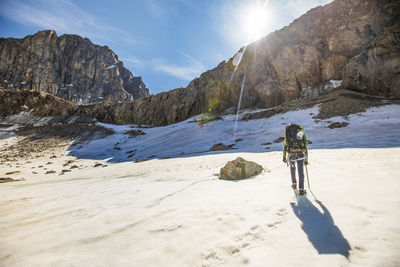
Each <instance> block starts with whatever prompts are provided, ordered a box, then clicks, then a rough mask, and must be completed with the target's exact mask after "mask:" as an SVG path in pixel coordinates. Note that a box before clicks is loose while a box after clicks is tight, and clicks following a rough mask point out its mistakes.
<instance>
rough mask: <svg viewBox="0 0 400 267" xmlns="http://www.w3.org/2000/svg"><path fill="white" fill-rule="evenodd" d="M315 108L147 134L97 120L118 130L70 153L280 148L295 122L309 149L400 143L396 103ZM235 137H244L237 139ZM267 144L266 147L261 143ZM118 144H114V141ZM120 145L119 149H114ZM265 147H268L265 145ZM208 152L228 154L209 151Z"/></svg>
mask: <svg viewBox="0 0 400 267" xmlns="http://www.w3.org/2000/svg"><path fill="white" fill-rule="evenodd" d="M316 114H318V107H314V108H310V109H305V110H298V111H291V112H287V113H285V114H278V115H275V116H272V117H270V118H267V119H258V120H249V121H240V120H239V121H238V122H237V127H236V132H235V131H234V129H235V120H236V115H229V116H225V117H224V119H223V120H219V121H213V122H210V123H208V124H206V125H204V126H203V127H201V126H199V124H198V123H196V122H194V120H195V119H196V118H197V117H194V118H190V119H188V120H186V121H184V122H180V123H177V124H173V125H169V126H165V127H155V128H146V129H140V130H141V131H143V132H145V133H146V134H145V135H140V136H138V137H136V138H129V135H126V134H124V133H125V132H126V131H128V130H132V129H137V128H134V127H133V126H127V125H123V126H118V125H107V124H101V125H103V126H105V127H109V128H112V129H113V130H114V131H116V134H114V135H111V136H109V137H108V138H105V139H100V140H96V141H93V142H91V143H89V144H87V145H85V146H83V147H82V148H81V149H79V146H77V147H75V146H74V147H71V148H70V150H71V152H72V153H73V154H74V155H76V156H77V157H79V158H88V159H107V160H108V161H111V162H122V161H127V160H128V161H132V158H128V156H129V154H130V153H128V154H126V153H125V152H128V151H132V150H134V151H136V152H135V156H134V157H133V158H138V159H143V160H145V159H148V158H149V157H151V156H153V155H154V156H156V158H163V157H182V156H194V155H199V154H204V152H205V151H208V150H209V149H210V148H211V146H212V145H214V144H216V143H224V144H225V145H230V144H235V146H234V147H233V148H235V149H234V150H231V151H228V153H238V152H256V153H265V152H269V151H281V150H282V147H283V146H282V142H280V143H274V140H276V139H277V138H279V137H282V136H283V130H284V128H285V126H286V125H287V124H289V123H291V122H295V123H298V124H301V125H303V126H304V128H305V130H306V136H307V138H308V139H309V140H311V141H312V144H310V149H322V148H326V149H337V148H361V147H365V148H382V147H398V146H400V138H399V137H400V106H399V105H388V106H383V107H377V108H371V109H369V110H368V111H367V112H364V113H360V114H353V115H350V116H348V118H346V119H344V118H342V117H336V118H330V119H327V120H321V121H319V120H315V119H313V118H312V117H314V116H315V115H316ZM336 121H338V122H342V121H346V122H348V123H349V125H348V126H347V127H344V128H338V129H329V128H327V126H328V125H329V124H330V123H331V122H336ZM132 127H133V128H132ZM237 139H241V140H242V141H238V142H236V140H237ZM264 143H271V144H270V145H262V144H264ZM116 144H117V145H116ZM115 147H119V148H120V149H121V150H115ZM266 147H269V148H268V149H266ZM211 153H213V154H214V153H227V151H222V152H209V153H208V154H211Z"/></svg>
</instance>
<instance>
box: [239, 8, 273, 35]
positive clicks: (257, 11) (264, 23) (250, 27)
mask: <svg viewBox="0 0 400 267" xmlns="http://www.w3.org/2000/svg"><path fill="white" fill-rule="evenodd" d="M242 15H243V16H242V31H243V33H244V34H245V36H246V37H247V39H248V42H249V43H251V42H254V41H256V40H258V39H260V38H261V37H263V36H265V35H266V34H267V30H268V24H269V23H268V22H269V19H270V14H269V12H268V9H267V8H266V5H265V4H264V5H261V4H253V5H250V6H248V7H247V8H246V10H245V11H243V14H242Z"/></svg>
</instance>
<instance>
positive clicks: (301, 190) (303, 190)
mask: <svg viewBox="0 0 400 267" xmlns="http://www.w3.org/2000/svg"><path fill="white" fill-rule="evenodd" d="M299 194H300V195H305V194H307V191H306V190H305V189H300V190H299Z"/></svg>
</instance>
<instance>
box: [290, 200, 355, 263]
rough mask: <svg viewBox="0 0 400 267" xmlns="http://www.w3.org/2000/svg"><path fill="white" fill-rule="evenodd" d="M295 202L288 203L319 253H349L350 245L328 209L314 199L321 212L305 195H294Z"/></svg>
mask: <svg viewBox="0 0 400 267" xmlns="http://www.w3.org/2000/svg"><path fill="white" fill-rule="evenodd" d="M296 198H297V203H290V205H291V206H292V209H293V212H294V214H295V215H296V216H297V218H298V219H299V220H300V221H301V222H302V225H301V228H302V229H303V231H304V233H305V234H306V235H307V237H308V240H310V242H311V244H312V245H313V246H314V248H315V249H316V250H317V251H318V253H319V254H341V255H343V256H345V257H346V258H348V257H349V254H350V250H351V248H350V245H349V242H348V241H347V240H346V238H345V237H344V236H343V234H342V232H341V231H340V229H339V228H338V227H337V226H336V225H335V222H334V220H333V218H332V215H331V213H330V212H329V210H328V209H327V208H326V207H325V206H324V205H323V204H322V202H321V201H319V200H316V203H317V204H318V205H319V207H320V208H321V209H322V211H323V212H321V211H320V210H319V209H318V208H317V207H316V206H314V205H313V203H312V202H311V201H310V200H309V199H308V198H307V197H305V196H299V195H296Z"/></svg>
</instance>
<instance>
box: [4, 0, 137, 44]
mask: <svg viewBox="0 0 400 267" xmlns="http://www.w3.org/2000/svg"><path fill="white" fill-rule="evenodd" d="M0 15H1V16H3V17H5V18H7V19H9V20H13V21H16V22H18V23H20V24H23V25H34V26H37V27H40V28H43V29H52V30H55V31H57V33H74V34H79V35H81V36H84V37H88V38H90V39H92V40H95V41H103V42H111V43H114V42H115V41H114V38H113V36H124V38H122V39H121V40H122V41H124V42H126V43H130V44H132V43H135V42H136V40H135V39H134V38H133V37H132V36H131V35H130V34H129V33H127V32H124V31H123V30H121V29H119V28H116V27H113V26H111V25H108V24H107V23H105V22H104V21H103V20H102V19H101V18H98V17H95V16H93V15H92V14H90V13H88V12H85V11H84V10H82V9H81V8H79V7H78V6H76V5H75V4H74V3H72V2H71V1H69V0H58V1H56V0H37V1H32V0H30V1H21V0H4V1H2V2H1V5H0Z"/></svg>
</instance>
